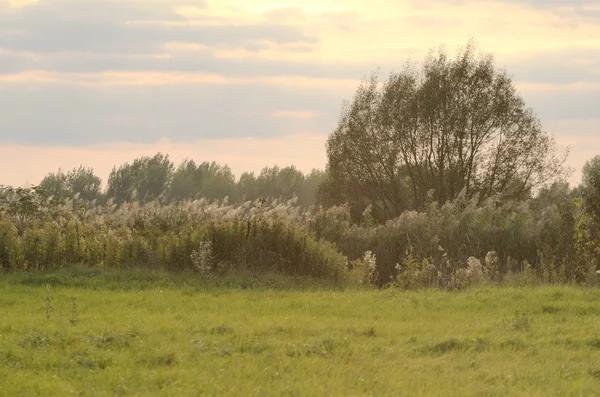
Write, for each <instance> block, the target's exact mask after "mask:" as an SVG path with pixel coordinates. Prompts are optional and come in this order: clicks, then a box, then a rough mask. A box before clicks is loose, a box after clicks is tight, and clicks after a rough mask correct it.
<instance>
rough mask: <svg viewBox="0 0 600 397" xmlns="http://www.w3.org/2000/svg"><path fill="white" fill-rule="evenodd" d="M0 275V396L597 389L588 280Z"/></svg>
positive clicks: (596, 342)
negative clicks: (410, 284)
mask: <svg viewBox="0 0 600 397" xmlns="http://www.w3.org/2000/svg"><path fill="white" fill-rule="evenodd" d="M1 277H2V278H1V279H0V395H1V396H17V395H21V396H34V395H43V396H70V395H78V396H115V395H117V396H118V395H123V396H149V395H163V396H204V395H206V396H404V395H405V396H509V395H510V396H593V395H600V320H599V314H600V304H599V303H600V290H594V289H583V288H576V287H536V288H533V287H529V288H518V289H517V288H508V287H506V288H497V287H481V288H472V289H469V290H467V291H463V292H454V293H451V292H442V291H435V290H428V291H420V292H403V291H397V290H383V291H375V290H369V291H360V290H353V291H351V290H347V291H344V290H342V289H341V288H339V287H335V286H331V285H327V284H315V283H311V282H309V281H306V280H300V281H299V280H289V279H280V278H277V277H274V276H272V277H270V278H264V279H262V280H261V281H256V280H254V281H253V280H252V279H250V278H238V279H235V278H229V279H225V280H221V281H220V282H204V281H201V280H197V279H195V278H194V276H193V275H191V274H183V275H167V274H164V273H148V272H146V273H143V272H135V271H128V272H112V273H103V272H101V271H93V270H88V271H86V270H79V271H71V272H67V271H63V272H59V273H50V274H43V275H40V274H37V275H36V274H27V273H21V274H15V275H2V276H1Z"/></svg>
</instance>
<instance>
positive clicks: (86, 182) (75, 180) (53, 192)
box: [39, 166, 102, 201]
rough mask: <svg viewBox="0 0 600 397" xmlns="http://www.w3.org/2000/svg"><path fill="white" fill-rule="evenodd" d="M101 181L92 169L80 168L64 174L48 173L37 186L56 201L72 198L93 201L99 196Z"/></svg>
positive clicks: (60, 171) (59, 171)
mask: <svg viewBox="0 0 600 397" xmlns="http://www.w3.org/2000/svg"><path fill="white" fill-rule="evenodd" d="M101 185H102V180H101V179H100V178H99V177H98V176H96V175H95V174H94V170H93V168H88V167H84V166H80V167H78V168H74V169H72V170H71V171H69V172H67V173H64V172H63V171H62V170H60V169H59V170H58V172H55V173H54V172H51V173H49V174H48V175H47V176H46V177H44V179H42V181H41V182H40V184H39V189H41V190H42V191H43V192H44V193H45V194H46V195H50V196H53V197H54V198H57V199H66V198H73V197H74V196H75V195H78V198H79V199H81V200H87V201H93V200H96V199H98V198H99V197H100V196H101V191H100V189H101Z"/></svg>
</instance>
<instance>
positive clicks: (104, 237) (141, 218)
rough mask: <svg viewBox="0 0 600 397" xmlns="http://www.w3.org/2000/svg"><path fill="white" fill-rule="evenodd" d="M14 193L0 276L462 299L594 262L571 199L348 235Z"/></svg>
mask: <svg viewBox="0 0 600 397" xmlns="http://www.w3.org/2000/svg"><path fill="white" fill-rule="evenodd" d="M12 194H13V196H10V197H8V198H6V197H5V200H4V201H3V202H0V266H1V267H2V269H4V270H6V271H10V270H16V269H32V270H44V269H50V268H58V267H64V266H69V265H73V264H81V265H86V266H102V267H110V268H114V267H147V268H158V269H168V270H173V271H180V270H184V269H195V270H197V271H198V272H200V273H201V274H203V275H206V276H210V275H212V274H218V273H220V272H224V271H227V270H235V269H244V270H248V271H252V272H263V271H278V272H281V273H284V274H289V275H299V276H312V277H324V278H332V279H337V280H341V279H344V280H353V281H354V282H356V283H359V284H365V283H372V284H375V285H377V286H380V287H381V286H384V285H396V286H398V287H402V288H422V287H445V288H452V289H460V288H464V287H465V286H468V285H471V284H473V283H479V282H482V281H483V280H489V281H494V282H503V281H505V280H514V279H515V277H516V276H515V275H518V274H521V273H523V272H524V271H526V273H527V274H526V277H527V279H528V280H529V279H530V278H531V277H534V278H537V279H539V280H543V281H547V282H572V281H574V282H579V283H594V282H595V277H596V270H597V266H598V263H597V262H598V260H597V258H598V257H599V255H598V254H599V253H600V248H599V247H600V245H599V244H598V243H597V242H596V240H595V239H594V238H593V236H592V234H591V233H590V232H589V228H590V226H589V224H590V221H589V219H588V217H587V216H586V214H585V213H583V212H582V211H581V208H580V207H579V206H578V205H577V201H573V200H570V199H563V200H562V201H560V200H559V201H558V202H552V201H551V202H548V203H546V204H544V205H541V204H540V202H536V203H532V202H531V201H524V202H506V201H504V202H503V204H501V205H500V204H498V203H499V202H498V201H496V200H495V199H494V198H490V199H488V200H487V201H485V202H483V203H477V202H476V200H475V199H472V200H466V199H464V197H462V196H460V197H459V198H457V199H456V200H454V201H452V202H448V203H446V204H444V205H441V206H440V205H438V204H436V203H432V204H430V205H429V206H428V207H426V209H425V210H424V211H422V212H416V211H407V212H404V213H402V215H400V216H399V217H397V218H395V219H393V220H390V221H388V222H386V223H385V224H382V225H376V224H373V222H372V219H365V221H364V222H362V223H361V224H360V225H357V224H352V223H351V217H350V213H349V209H348V207H347V206H341V207H331V208H328V209H324V208H317V207H311V208H308V209H304V208H301V207H299V206H297V205H296V203H295V201H294V200H289V201H278V200H273V201H271V202H266V203H265V202H263V201H261V202H260V203H259V202H247V203H244V204H241V205H230V204H228V203H227V202H226V201H225V200H224V201H221V202H219V201H212V202H211V201H207V200H204V199H200V200H193V201H185V202H181V203H172V204H159V203H158V202H157V201H153V202H149V203H146V204H143V205H141V204H139V203H137V202H131V203H123V204H121V205H118V206H117V205H115V204H113V203H111V202H110V201H109V202H108V203H107V204H106V205H91V204H90V203H87V202H82V201H78V200H69V201H67V202H63V203H59V202H56V201H51V200H47V199H44V198H43V197H38V196H36V194H35V193H32V192H31V191H29V192H25V193H24V192H23V191H21V192H20V193H18V192H17V193H15V192H13V193H12ZM18 194H23V195H24V197H25V199H24V200H21V199H19V197H18ZM368 215H369V214H366V215H365V216H366V217H368ZM478 264H479V265H478Z"/></svg>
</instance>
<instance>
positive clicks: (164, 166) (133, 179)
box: [107, 153, 175, 203]
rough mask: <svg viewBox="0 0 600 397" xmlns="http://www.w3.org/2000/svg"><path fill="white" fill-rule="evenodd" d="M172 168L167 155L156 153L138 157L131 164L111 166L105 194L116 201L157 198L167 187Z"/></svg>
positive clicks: (145, 200)
mask: <svg viewBox="0 0 600 397" xmlns="http://www.w3.org/2000/svg"><path fill="white" fill-rule="evenodd" d="M174 168H175V167H174V165H173V163H172V162H171V160H169V155H164V154H162V153H157V154H156V155H154V156H153V157H149V156H144V157H139V158H137V159H135V160H134V161H133V163H131V164H130V163H125V164H123V165H121V166H120V167H119V168H113V170H112V172H111V173H110V176H109V177H108V190H107V196H108V198H112V199H113V200H114V201H115V202H116V203H122V202H124V201H128V200H130V199H136V200H138V201H140V202H141V203H145V202H148V201H152V200H155V199H158V198H159V197H161V196H162V195H163V193H164V192H166V190H167V189H168V187H169V184H170V182H171V178H172V176H173V169H174Z"/></svg>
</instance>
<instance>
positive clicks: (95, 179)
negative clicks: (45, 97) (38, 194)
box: [38, 153, 324, 206]
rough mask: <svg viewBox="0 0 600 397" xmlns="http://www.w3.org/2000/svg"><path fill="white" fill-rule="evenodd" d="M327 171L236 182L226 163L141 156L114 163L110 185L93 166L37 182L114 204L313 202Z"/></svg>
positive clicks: (267, 174)
mask: <svg viewBox="0 0 600 397" xmlns="http://www.w3.org/2000/svg"><path fill="white" fill-rule="evenodd" d="M323 177H324V171H321V170H317V169H315V170H313V171H312V172H310V173H307V174H304V173H303V172H302V171H300V170H298V169H296V167H294V166H289V167H283V168H280V167H278V166H273V167H265V168H264V169H263V170H262V171H261V172H260V173H259V174H258V175H256V174H255V173H253V172H244V173H243V174H242V175H241V176H240V178H239V179H238V180H236V178H235V176H234V175H233V173H232V172H231V169H230V168H229V167H228V166H227V165H219V164H217V163H216V162H203V163H200V164H196V162H194V161H193V160H184V161H183V162H182V163H181V164H179V165H178V166H177V167H175V165H174V164H173V162H172V161H171V160H170V159H169V156H168V154H163V153H157V154H155V155H154V156H143V157H139V158H136V159H134V160H133V161H132V162H130V163H125V164H122V165H120V166H119V167H114V168H113V170H112V171H111V173H110V175H109V177H108V180H107V184H106V188H105V189H102V179H101V178H100V177H99V176H97V175H96V174H95V173H94V170H93V168H90V167H84V166H80V167H78V168H74V169H72V170H70V171H68V172H64V171H62V170H58V171H57V172H51V173H49V174H48V175H47V176H46V177H44V179H43V180H42V181H41V182H40V183H39V186H38V187H39V188H40V190H42V191H44V192H45V194H46V195H48V196H52V197H54V198H57V199H61V200H63V199H68V198H73V197H74V196H75V195H77V198H79V199H82V200H86V201H89V202H94V201H95V202H97V203H106V202H107V201H108V200H111V202H113V203H115V204H122V203H125V202H130V201H137V202H140V203H148V202H151V201H154V200H159V201H161V202H177V201H184V200H195V199H200V198H205V199H208V200H224V199H225V198H227V199H228V201H229V202H231V203H241V202H245V201H254V200H256V199H257V198H260V197H265V198H266V197H269V198H277V199H279V198H281V199H284V200H289V199H292V198H294V197H297V200H298V204H299V205H302V206H310V205H314V204H315V200H316V191H317V188H318V186H319V185H320V183H321V181H322V180H323Z"/></svg>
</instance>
